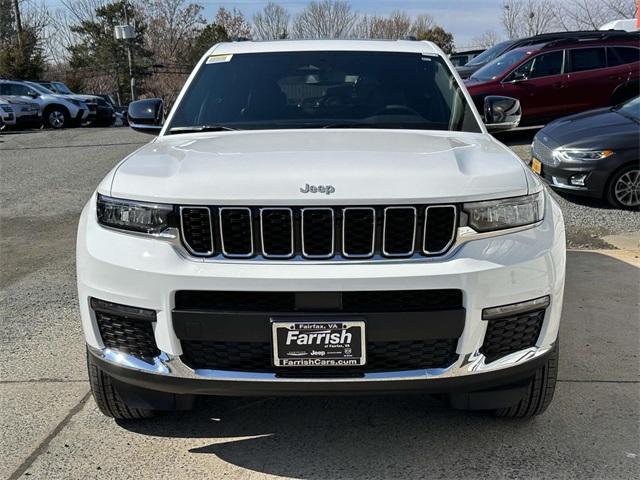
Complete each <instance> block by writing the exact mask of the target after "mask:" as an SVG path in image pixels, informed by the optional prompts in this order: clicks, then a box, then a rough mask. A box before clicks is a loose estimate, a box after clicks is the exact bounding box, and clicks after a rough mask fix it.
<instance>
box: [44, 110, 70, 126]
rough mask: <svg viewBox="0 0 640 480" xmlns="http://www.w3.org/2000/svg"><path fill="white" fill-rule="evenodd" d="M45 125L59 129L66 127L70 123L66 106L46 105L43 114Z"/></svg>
mask: <svg viewBox="0 0 640 480" xmlns="http://www.w3.org/2000/svg"><path fill="white" fill-rule="evenodd" d="M43 119H44V123H45V125H46V126H47V127H49V128H53V129H55V130H59V129H62V128H66V127H68V126H69V124H70V123H71V115H69V112H68V111H67V109H66V108H64V107H60V106H57V105H54V106H51V107H47V109H46V110H45V111H44V115H43Z"/></svg>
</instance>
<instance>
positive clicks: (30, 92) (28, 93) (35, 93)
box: [27, 90, 40, 98]
mask: <svg viewBox="0 0 640 480" xmlns="http://www.w3.org/2000/svg"><path fill="white" fill-rule="evenodd" d="M39 96H40V94H39V93H38V92H35V91H33V90H29V91H28V92H27V97H31V98H38V97H39Z"/></svg>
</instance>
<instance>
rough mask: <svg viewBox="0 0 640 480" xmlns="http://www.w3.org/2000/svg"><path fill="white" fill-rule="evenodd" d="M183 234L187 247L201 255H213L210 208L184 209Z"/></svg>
mask: <svg viewBox="0 0 640 480" xmlns="http://www.w3.org/2000/svg"><path fill="white" fill-rule="evenodd" d="M182 232H183V235H184V241H185V243H186V244H187V247H189V248H190V249H191V251H192V252H194V253H196V254H200V255H207V254H210V253H213V237H212V234H211V232H212V230H211V216H210V212H209V209H208V208H198V207H185V208H183V209H182Z"/></svg>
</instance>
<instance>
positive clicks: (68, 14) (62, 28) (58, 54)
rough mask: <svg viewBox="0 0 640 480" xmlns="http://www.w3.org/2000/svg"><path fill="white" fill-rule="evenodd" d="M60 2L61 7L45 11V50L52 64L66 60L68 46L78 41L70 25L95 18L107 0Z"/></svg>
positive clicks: (59, 63) (69, 0)
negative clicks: (46, 21)
mask: <svg viewBox="0 0 640 480" xmlns="http://www.w3.org/2000/svg"><path fill="white" fill-rule="evenodd" d="M60 4H61V5H62V7H61V8H58V9H56V10H54V11H49V12H47V16H48V24H47V28H46V32H45V52H46V55H47V58H48V59H49V62H50V63H52V64H54V65H61V64H63V63H65V62H67V61H68V60H69V48H70V47H71V46H73V45H76V44H77V43H78V41H79V40H78V35H77V34H76V33H75V32H74V31H73V30H72V29H71V27H73V26H74V25H77V24H79V23H81V22H84V21H88V20H95V18H96V10H97V9H98V8H100V7H103V6H104V5H106V4H107V0H60ZM56 71H57V70H56Z"/></svg>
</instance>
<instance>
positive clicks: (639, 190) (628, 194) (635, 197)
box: [606, 164, 640, 210]
mask: <svg viewBox="0 0 640 480" xmlns="http://www.w3.org/2000/svg"><path fill="white" fill-rule="evenodd" d="M606 198H607V202H609V204H611V205H612V206H614V207H618V208H627V209H632V210H637V209H638V208H640V166H639V165H638V164H636V165H628V166H626V167H623V168H621V169H620V170H618V171H617V172H615V173H614V174H613V175H612V176H611V179H610V180H609V184H608V185H607V191H606Z"/></svg>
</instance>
